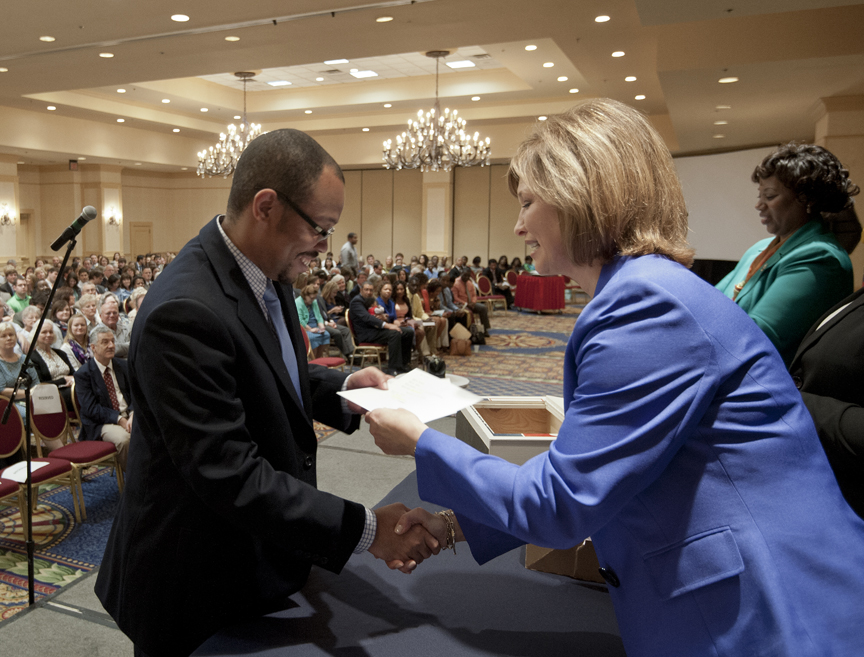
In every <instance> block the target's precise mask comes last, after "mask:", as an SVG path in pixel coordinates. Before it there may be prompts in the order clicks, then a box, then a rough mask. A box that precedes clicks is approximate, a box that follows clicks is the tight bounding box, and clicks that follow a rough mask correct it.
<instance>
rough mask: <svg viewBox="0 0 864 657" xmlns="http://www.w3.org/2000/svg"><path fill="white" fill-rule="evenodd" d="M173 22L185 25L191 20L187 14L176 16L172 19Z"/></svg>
mask: <svg viewBox="0 0 864 657" xmlns="http://www.w3.org/2000/svg"><path fill="white" fill-rule="evenodd" d="M171 20H172V21H174V22H175V23H185V22H186V21H188V20H189V17H188V16H187V15H186V14H174V15H173V16H172V17H171Z"/></svg>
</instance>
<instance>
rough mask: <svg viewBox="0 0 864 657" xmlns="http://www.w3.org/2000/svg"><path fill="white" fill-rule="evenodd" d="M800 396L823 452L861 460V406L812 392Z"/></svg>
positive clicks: (863, 445) (863, 442) (863, 456)
mask: <svg viewBox="0 0 864 657" xmlns="http://www.w3.org/2000/svg"><path fill="white" fill-rule="evenodd" d="M801 397H802V398H803V399H804V404H805V405H806V406H807V410H808V411H810V415H811V416H812V417H813V423H814V424H815V425H816V431H817V432H818V434H819V439H820V440H821V441H822V446H823V447H824V448H825V451H826V452H828V454H829V455H830V456H832V457H834V458H836V459H838V460H841V461H849V460H854V461H858V462H862V461H864V408H862V407H861V406H859V405H858V404H852V403H847V402H844V401H840V400H839V399H834V398H833V397H825V396H823V395H814V394H813V393H812V392H802V393H801ZM832 460H833V459H832Z"/></svg>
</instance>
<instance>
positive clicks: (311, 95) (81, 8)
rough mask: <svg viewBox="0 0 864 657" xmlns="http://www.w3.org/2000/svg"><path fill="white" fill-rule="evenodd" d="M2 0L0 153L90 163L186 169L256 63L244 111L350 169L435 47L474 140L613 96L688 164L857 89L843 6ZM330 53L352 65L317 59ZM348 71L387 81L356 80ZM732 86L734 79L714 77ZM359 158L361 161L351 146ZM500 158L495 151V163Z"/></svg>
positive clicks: (858, 25) (603, 0)
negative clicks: (315, 139) (339, 144)
mask: <svg viewBox="0 0 864 657" xmlns="http://www.w3.org/2000/svg"><path fill="white" fill-rule="evenodd" d="M9 5H10V6H8V7H4V9H5V14H6V15H5V20H4V27H3V30H2V35H3V39H2V41H0V153H7V154H13V155H17V156H19V157H21V158H22V159H21V161H26V162H28V163H30V162H32V163H43V162H57V161H65V160H66V159H72V158H77V157H81V156H84V157H87V158H88V161H90V162H100V161H104V162H112V163H121V164H134V162H141V165H140V166H143V167H144V168H150V169H157V170H168V171H176V170H178V168H180V167H181V166H187V167H190V166H191V167H194V163H195V161H196V155H195V153H196V152H197V150H200V148H202V147H204V146H206V145H207V144H209V143H212V142H213V141H214V140H215V139H216V138H217V136H218V133H219V132H220V131H224V129H225V125H226V124H228V123H231V122H234V121H235V119H234V117H235V116H238V115H241V114H242V111H243V94H242V85H241V84H239V83H238V82H237V80H236V79H235V78H234V76H233V73H234V72H235V71H254V72H256V74H257V75H256V79H255V80H256V81H255V82H252V83H250V84H249V87H248V89H249V91H248V97H247V107H248V112H249V119H250V120H252V121H254V122H259V123H262V124H263V125H264V128H265V129H274V128H280V127H295V128H299V129H301V130H305V131H308V132H310V133H312V134H313V135H317V136H321V137H322V138H326V139H330V140H332V139H336V138H338V137H340V136H345V135H349V136H351V137H350V138H351V139H352V140H361V141H357V142H356V143H355V142H354V141H352V143H354V144H355V148H354V149H353V150H352V151H351V153H352V155H351V156H349V157H352V158H353V160H356V161H353V160H352V161H348V162H344V164H346V165H349V166H350V165H354V166H375V163H377V162H380V144H381V141H382V140H383V139H385V138H387V137H389V136H392V135H393V134H395V133H396V132H398V131H401V129H402V125H404V123H405V121H406V120H408V119H409V118H410V117H412V116H414V115H416V112H417V110H419V109H424V110H425V109H428V108H429V107H430V106H431V104H432V102H433V100H434V93H435V76H434V70H435V62H434V61H433V60H431V59H428V58H426V57H425V56H424V53H425V52H426V51H428V50H449V51H451V53H452V54H451V55H450V56H448V57H447V58H446V60H445V62H454V61H470V62H472V63H473V64H474V66H471V67H468V68H461V69H450V68H449V67H446V66H444V65H442V66H441V76H440V89H439V93H440V95H441V98H442V105H446V106H449V107H450V108H451V109H458V110H459V112H460V114H461V115H463V116H464V117H465V118H466V119H467V120H468V124H469V128H470V129H471V130H479V131H481V133H483V131H484V128H485V129H487V130H493V129H496V130H498V131H499V133H500V131H502V130H506V129H507V128H506V126H511V125H512V126H525V125H526V124H529V123H530V122H533V121H535V120H537V118H538V116H540V115H543V114H550V113H554V112H558V111H561V110H562V109H564V108H566V107H567V106H569V105H570V104H573V103H575V102H577V101H578V100H580V99H584V98H591V97H600V96H605V97H611V98H616V99H618V100H621V101H623V102H626V103H629V104H631V105H633V106H635V107H637V108H639V109H641V110H643V111H644V112H646V113H647V114H649V115H650V116H651V118H652V120H653V121H654V123H655V125H657V126H658V128H660V129H661V132H662V133H663V135H664V137H665V138H666V140H667V143H669V145H670V148H672V150H673V151H674V152H677V153H697V152H699V153H701V152H710V151H713V150H729V149H738V148H748V147H753V146H759V145H765V144H772V143H778V142H781V141H785V140H789V139H812V138H813V126H814V122H815V120H816V118H817V112H818V109H819V106H820V102H819V101H820V99H821V98H825V97H831V96H848V95H860V94H864V39H861V36H860V35H861V29H862V26H864V3H862V2H851V1H849V0H845V1H844V0H748V1H747V2H742V1H741V0H732V1H731V2H726V1H724V2H720V0H699V1H698V2H696V1H694V0H585V1H577V0H532V1H530V2H529V1H528V0H414V1H411V0H405V1H401V0H396V1H390V2H386V1H385V2H374V1H370V0H365V1H364V0H291V1H290V2H285V1H284V0H282V1H276V0H253V1H252V2H246V3H212V2H206V3H205V2H203V0H173V1H168V0H150V1H149V2H144V3H142V2H131V1H129V0H91V1H89V2H87V3H66V2H59V1H58V0H30V2H27V3H20V2H19V3H9ZM175 14H184V15H186V16H188V17H189V20H187V21H184V22H177V21H175V20H172V18H171V17H172V15H175ZM598 16H608V17H609V20H608V21H605V22H597V21H596V20H595V19H596V18H597V17H598ZM382 17H392V20H390V21H387V22H377V21H376V19H379V18H382ZM40 37H53V41H41V40H40ZM227 37H231V40H226V38H227ZM526 46H536V48H534V49H531V50H527V49H526ZM618 52H623V53H624V54H623V55H622V56H617V57H616V56H613V53H618ZM108 54H110V55H112V56H111V57H108V56H107V55H108ZM100 55H106V56H100ZM332 60H348V61H347V62H344V63H336V64H333V63H330V64H326V63H325V62H332ZM545 63H551V64H553V66H551V67H545V68H544V66H543V65H544V64H545ZM2 69H8V70H7V71H5V72H2ZM351 69H357V70H358V71H374V72H375V73H377V75H376V76H372V77H367V78H363V79H357V78H356V77H354V76H353V75H352V74H351ZM628 77H633V78H635V80H632V81H628V80H627V79H626V78H628ZM727 77H735V78H738V81H737V82H731V83H726V84H721V83H720V82H718V81H719V80H720V79H721V78H727ZM318 78H321V79H320V80H319V79H318ZM559 78H566V80H561V81H559ZM268 82H290V84H283V85H282V86H271V85H270V84H267V83H268ZM120 89H123V90H124V92H123V93H119V92H118V90H120ZM576 90H578V91H576ZM640 96H644V98H641V99H637V97H640ZM475 97H479V99H478V100H472V98H475ZM165 101H167V102H165ZM49 106H51V107H54V108H56V109H54V110H49V109H48V107H49ZM718 106H721V107H722V106H729V108H728V109H717V108H718ZM202 108H206V109H207V111H206V112H203V111H202ZM118 119H123V122H122V123H118ZM718 122H725V123H719V124H718ZM363 128H368V129H369V132H368V133H363V134H361V131H362V130H363ZM514 129H515V128H514ZM362 140H365V141H362ZM367 144H368V145H367ZM145 145H146V146H145ZM358 146H359V148H358ZM124 149H125V150H126V151H128V152H124ZM364 149H365V150H368V153H369V155H368V156H363V155H356V153H363V152H365V150H364ZM507 156H509V153H507V152H501V151H500V149H499V150H498V151H497V152H496V150H495V144H494V143H493V157H495V158H506V157H507ZM337 159H338V158H337Z"/></svg>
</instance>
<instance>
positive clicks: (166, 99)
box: [162, 98, 171, 105]
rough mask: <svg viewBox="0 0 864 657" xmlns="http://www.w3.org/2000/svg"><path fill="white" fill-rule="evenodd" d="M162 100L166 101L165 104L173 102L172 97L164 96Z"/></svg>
mask: <svg viewBox="0 0 864 657" xmlns="http://www.w3.org/2000/svg"><path fill="white" fill-rule="evenodd" d="M162 102H163V103H165V104H166V105H167V104H168V103H170V102H171V99H170V98H163V99H162Z"/></svg>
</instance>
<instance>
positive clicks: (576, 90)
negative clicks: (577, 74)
mask: <svg viewBox="0 0 864 657" xmlns="http://www.w3.org/2000/svg"><path fill="white" fill-rule="evenodd" d="M570 93H571V94H578V93H579V90H578V89H571V90H570Z"/></svg>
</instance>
